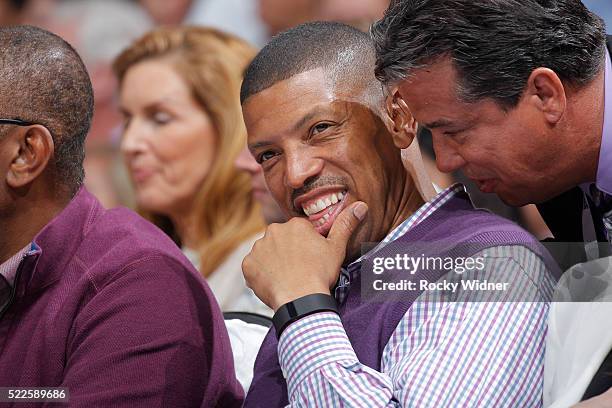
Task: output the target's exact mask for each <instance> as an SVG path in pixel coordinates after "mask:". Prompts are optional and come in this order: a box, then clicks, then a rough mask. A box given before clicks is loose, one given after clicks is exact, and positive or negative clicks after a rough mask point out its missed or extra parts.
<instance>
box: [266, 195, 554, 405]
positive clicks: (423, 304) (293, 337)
mask: <svg viewBox="0 0 612 408" xmlns="http://www.w3.org/2000/svg"><path fill="white" fill-rule="evenodd" d="M460 191H463V186H461V185H455V186H452V187H451V188H449V189H447V190H445V191H443V192H442V193H440V194H439V195H438V196H436V198H434V199H433V200H432V201H430V202H428V203H426V204H425V205H423V206H422V207H421V208H420V209H419V210H418V211H417V212H416V213H415V214H413V215H412V216H411V217H410V218H409V219H407V220H406V221H404V222H403V223H402V224H401V225H400V226H398V227H397V228H396V229H395V230H393V231H392V232H391V233H390V234H389V235H388V236H387V237H386V238H385V239H384V240H383V241H382V242H381V243H380V244H379V246H378V247H377V248H375V249H373V251H374V250H376V249H379V248H380V247H381V246H384V245H387V244H389V243H390V242H393V241H394V240H395V239H396V238H397V237H400V236H402V235H403V234H404V233H405V232H406V231H408V230H409V229H411V228H413V227H414V226H415V225H417V224H418V223H419V222H421V221H422V220H424V219H425V218H427V217H428V216H429V215H430V214H432V213H433V212H434V211H436V209H438V208H440V207H441V206H442V205H443V204H444V203H445V202H447V201H448V200H449V199H450V198H451V197H453V196H454V195H455V194H457V193H458V192H460ZM481 255H483V256H485V258H486V269H487V270H491V271H495V272H496V273H503V274H507V275H508V276H527V275H530V276H533V274H534V273H535V274H546V266H545V265H544V263H543V262H542V261H541V259H540V258H539V257H538V256H537V255H535V254H534V253H533V252H531V251H530V250H529V249H527V248H525V247H522V246H498V247H492V248H489V249H486V250H484V251H482V252H481ZM362 258H363V257H362ZM360 259H361V258H360ZM355 262H359V260H357V261H355ZM526 271H529V274H527V273H526ZM552 284H553V283H552V282H551V288H552ZM348 287H350V278H349V275H348V273H347V272H346V271H345V270H343V271H342V274H341V277H340V284H339V287H338V289H337V290H336V293H335V295H336V298H337V299H338V300H339V301H341V300H342V299H343V297H344V296H345V295H346V292H347V291H348ZM426 293H427V292H426ZM548 307H549V305H548V303H547V302H480V303H477V302H469V303H467V302H454V303H451V302H441V301H436V300H434V299H432V298H429V297H428V296H427V295H424V296H422V297H421V298H420V299H419V300H417V301H416V302H414V303H413V305H412V306H411V307H410V308H409V309H408V311H407V312H406V313H405V315H404V317H403V318H402V319H401V321H400V323H399V324H398V326H397V327H396V329H395V331H394V332H393V334H392V335H391V337H390V339H389V341H388V343H387V344H386V346H385V348H384V350H383V357H382V361H381V370H380V371H376V370H374V369H372V368H370V367H368V366H366V365H364V364H362V363H360V361H359V360H358V358H357V356H356V353H355V351H354V349H353V347H352V345H351V342H350V339H349V338H348V336H347V334H346V332H345V329H344V327H343V325H342V321H341V319H340V317H339V316H338V315H337V314H335V313H331V312H324V313H316V314H313V315H311V316H308V317H305V318H302V319H300V320H298V321H297V322H295V323H293V324H291V325H290V326H289V327H288V328H287V329H286V330H285V331H284V332H283V334H282V336H281V338H280V340H279V343H278V355H279V361H280V366H281V369H282V371H283V374H284V377H285V378H286V380H287V386H288V396H289V401H290V406H293V407H314V406H316V407H335V406H338V407H419V408H421V407H436V408H440V407H540V406H542V386H543V382H542V376H543V357H544V341H545V335H546V317H547V313H548ZM373 347H376V345H373ZM508 373H511V374H512V375H508Z"/></svg>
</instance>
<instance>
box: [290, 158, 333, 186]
mask: <svg viewBox="0 0 612 408" xmlns="http://www.w3.org/2000/svg"><path fill="white" fill-rule="evenodd" d="M285 157H286V160H287V165H286V166H287V167H286V172H285V185H287V186H288V187H290V188H292V189H298V188H300V187H303V186H304V183H305V181H306V180H308V179H309V178H311V177H314V176H316V175H318V174H319V173H321V170H323V164H324V163H323V160H322V159H320V158H316V157H310V156H307V155H304V154H299V153H298V152H296V153H290V154H286V156H285Z"/></svg>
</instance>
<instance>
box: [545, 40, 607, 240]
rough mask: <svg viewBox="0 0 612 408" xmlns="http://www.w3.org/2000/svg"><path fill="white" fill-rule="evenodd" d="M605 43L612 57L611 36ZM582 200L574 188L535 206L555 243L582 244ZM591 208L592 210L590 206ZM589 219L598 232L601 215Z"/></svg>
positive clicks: (579, 190) (578, 191)
mask: <svg viewBox="0 0 612 408" xmlns="http://www.w3.org/2000/svg"><path fill="white" fill-rule="evenodd" d="M607 43H608V52H609V53H611V56H612V36H609V37H608V42H607ZM583 200H584V194H583V193H582V190H581V189H580V188H579V187H574V188H572V189H571V190H569V191H566V192H565V193H563V194H561V195H559V196H557V197H555V198H553V199H551V200H549V201H547V202H545V203H542V204H538V205H537V207H538V210H539V211H540V214H541V215H542V218H544V221H545V222H546V224H547V225H548V228H549V229H550V231H551V232H552V233H553V234H554V235H555V241H560V242H584V236H583V231H582V208H583ZM591 208H593V206H592V205H591ZM591 217H592V218H593V223H594V224H595V227H596V230H597V231H600V230H601V228H600V226H601V225H602V220H601V214H599V213H598V212H597V211H596V210H595V209H592V210H591ZM597 240H598V241H600V242H607V240H606V237H605V236H603V235H601V234H599V233H598V234H597Z"/></svg>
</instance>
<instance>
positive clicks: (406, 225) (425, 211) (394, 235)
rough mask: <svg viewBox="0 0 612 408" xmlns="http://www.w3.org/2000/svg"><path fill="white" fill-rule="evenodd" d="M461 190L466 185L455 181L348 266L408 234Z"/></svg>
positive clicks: (462, 190)
mask: <svg viewBox="0 0 612 408" xmlns="http://www.w3.org/2000/svg"><path fill="white" fill-rule="evenodd" d="M460 192H465V187H464V185H463V184H461V183H455V184H453V185H452V186H450V187H449V188H447V189H445V190H443V191H441V192H440V193H438V195H436V196H435V197H434V198H433V199H431V200H430V201H428V202H426V203H425V204H423V205H422V206H421V207H420V208H419V209H418V210H416V211H415V212H414V213H413V214H412V215H411V216H409V217H408V218H406V220H405V221H403V222H402V223H401V224H400V225H398V226H397V227H395V228H394V229H393V230H392V231H391V232H390V233H388V234H387V236H386V237H385V238H384V239H383V240H382V241H380V243H379V244H378V245H376V246H375V247H374V248H372V249H371V250H369V251H368V252H366V253H365V254H363V255H361V256H360V257H359V259H357V260H356V261H353V262H351V263H350V264H349V265H348V267H349V268H350V267H351V266H352V265H354V264H356V263H359V262H361V261H362V260H363V258H365V257H367V256H369V255H371V254H374V253H376V252H378V251H380V250H381V249H382V248H384V247H385V246H387V245H388V244H389V243H391V242H393V241H395V240H396V239H398V238H399V237H401V236H404V235H406V233H407V232H408V231H410V230H411V229H412V228H414V227H416V226H417V225H419V224H420V223H421V222H422V221H423V220H424V219H426V218H427V217H429V216H430V215H431V214H433V213H434V212H435V211H436V210H437V209H438V208H440V207H442V206H443V205H444V204H445V203H446V202H448V200H450V199H451V198H453V197H454V196H455V195H456V194H458V193H460Z"/></svg>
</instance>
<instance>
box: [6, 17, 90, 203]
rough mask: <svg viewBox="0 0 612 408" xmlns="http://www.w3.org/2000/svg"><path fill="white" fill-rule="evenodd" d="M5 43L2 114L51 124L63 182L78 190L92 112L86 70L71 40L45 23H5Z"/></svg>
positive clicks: (59, 182) (60, 178)
mask: <svg viewBox="0 0 612 408" xmlns="http://www.w3.org/2000/svg"><path fill="white" fill-rule="evenodd" d="M0 44H2V47H1V48H0V89H1V90H2V91H1V92H0V116H1V117H2V118H5V119H21V120H24V121H27V122H32V123H38V124H41V125H43V126H45V127H46V128H47V129H49V132H50V133H51V135H52V137H53V142H54V145H55V153H54V157H53V159H52V160H53V163H54V167H55V169H56V171H57V173H58V174H57V182H58V186H61V187H66V188H67V190H68V192H69V193H70V194H72V195H74V194H75V193H76V191H77V190H78V188H79V187H80V186H81V184H82V183H83V178H84V170H83V159H84V155H85V152H84V145H85V137H86V136H87V133H88V131H89V127H90V124H91V118H92V115H93V90H92V86H91V81H90V79H89V75H88V74H87V69H86V68H85V65H84V64H83V61H82V60H81V58H80V57H79V55H78V54H77V52H76V51H75V50H74V49H73V48H72V47H71V46H70V44H68V43H67V42H66V41H64V40H63V39H62V38H60V37H59V36H57V35H55V34H52V33H50V32H48V31H45V30H43V29H41V28H37V27H32V26H12V27H2V28H0Z"/></svg>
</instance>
